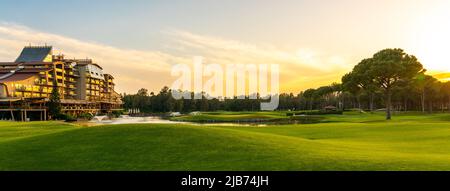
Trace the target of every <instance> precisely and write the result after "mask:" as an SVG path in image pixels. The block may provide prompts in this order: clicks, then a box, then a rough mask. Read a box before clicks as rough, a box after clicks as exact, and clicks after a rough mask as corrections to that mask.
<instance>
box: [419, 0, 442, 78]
mask: <svg viewBox="0 0 450 191" xmlns="http://www.w3.org/2000/svg"><path fill="white" fill-rule="evenodd" d="M444 4H445V5H440V6H439V7H436V8H434V9H431V10H430V11H429V12H428V14H426V15H425V16H422V17H420V18H419V19H418V21H419V22H417V24H416V29H415V31H412V34H413V36H411V39H410V42H411V43H412V47H413V49H414V52H415V54H416V56H417V57H418V58H419V60H420V61H421V62H422V64H423V65H424V67H425V68H427V69H428V70H429V72H430V73H443V72H450V59H449V57H448V55H449V53H450V23H449V21H450V12H448V10H447V9H448V8H449V7H450V3H449V2H446V3H444Z"/></svg>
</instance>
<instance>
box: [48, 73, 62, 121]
mask: <svg viewBox="0 0 450 191" xmlns="http://www.w3.org/2000/svg"><path fill="white" fill-rule="evenodd" d="M48 112H49V114H50V116H51V117H52V119H56V118H58V116H59V115H60V114H61V97H60V94H59V89H58V85H57V82H56V80H55V81H54V82H53V89H52V93H51V94H50V97H49V102H48Z"/></svg>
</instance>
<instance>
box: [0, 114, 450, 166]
mask: <svg viewBox="0 0 450 191" xmlns="http://www.w3.org/2000/svg"><path fill="white" fill-rule="evenodd" d="M350 117H351V116H350ZM447 118H448V117H442V116H432V117H430V118H427V119H428V120H425V119H419V120H415V119H414V118H413V117H407V116H405V117H404V120H394V121H392V122H386V121H365V122H362V121H357V122H351V121H350V120H349V121H347V122H346V121H343V122H330V123H321V124H309V125H280V126H267V127H228V126H217V127H213V126H197V125H181V124H177V125H174V124H170V125H169V124H161V125H159V124H135V125H129V124H128V125H106V126H96V127H81V126H76V125H73V124H68V123H62V122H30V123H16V122H0V153H1V154H0V170H238V171H239V170H450V122H449V121H447Z"/></svg>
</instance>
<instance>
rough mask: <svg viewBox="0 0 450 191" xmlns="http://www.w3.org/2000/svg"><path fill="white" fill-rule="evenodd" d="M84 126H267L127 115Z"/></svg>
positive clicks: (98, 119) (101, 118) (94, 120)
mask: <svg viewBox="0 0 450 191" xmlns="http://www.w3.org/2000/svg"><path fill="white" fill-rule="evenodd" d="M76 123H77V124H80V125H84V126H98V125H115V124H190V125H199V126H258V127H260V126H266V125H265V124H245V123H193V122H179V121H170V120H168V119H163V118H161V117H155V116H151V117H130V116H127V115H124V116H120V117H119V118H113V119H109V118H107V117H101V116H100V117H95V118H93V119H92V120H90V121H83V122H76Z"/></svg>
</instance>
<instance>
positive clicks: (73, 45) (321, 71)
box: [0, 22, 350, 93]
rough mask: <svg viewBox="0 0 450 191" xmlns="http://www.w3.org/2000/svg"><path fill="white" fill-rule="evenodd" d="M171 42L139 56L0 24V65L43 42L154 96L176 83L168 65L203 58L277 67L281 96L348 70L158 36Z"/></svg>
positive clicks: (198, 39) (320, 58)
mask: <svg viewBox="0 0 450 191" xmlns="http://www.w3.org/2000/svg"><path fill="white" fill-rule="evenodd" d="M163 34H164V35H167V36H169V37H170V39H171V41H170V42H169V44H167V45H166V46H165V47H162V48H161V50H164V51H160V50H154V51H141V50H133V49H124V48H119V47H113V46H109V45H105V44H100V43H97V42H87V41H81V40H78V39H74V38H70V37H66V36H62V35H57V34H52V33H46V32H41V31H37V30H34V29H31V28H28V27H26V26H22V25H18V24H14V23H5V22H0V61H13V60H15V58H16V57H17V56H18V54H19V53H20V50H21V49H22V48H23V46H25V45H28V44H33V45H39V44H41V45H42V44H44V43H47V44H49V45H52V46H53V47H54V48H55V49H56V53H63V54H64V55H66V56H67V57H76V58H86V57H89V58H92V59H93V60H94V61H95V62H97V63H99V64H100V65H101V66H102V67H103V68H104V70H105V72H107V73H111V74H112V75H114V76H115V78H116V80H117V83H116V84H117V90H118V92H128V93H133V92H136V91H137V90H138V89H139V88H141V87H144V88H148V89H150V90H152V91H156V90H158V89H159V88H161V87H162V86H164V85H171V83H172V82H173V81H174V80H175V79H174V78H173V77H171V76H170V69H171V66H172V65H174V64H179V63H192V58H193V57H194V56H203V57H204V58H205V61H206V64H208V63H215V64H223V65H225V64H238V63H241V64H280V69H281V74H280V78H281V79H280V82H281V84H280V86H281V90H282V91H300V90H302V89H305V88H307V87H308V85H311V84H314V85H316V84H320V85H324V84H327V83H331V82H333V81H337V80H338V78H339V76H340V75H342V73H344V71H347V70H348V69H349V68H350V66H349V65H348V64H346V59H345V58H342V57H339V56H336V55H329V54H326V53H324V52H320V51H316V50H311V49H305V48H299V49H297V50H293V51H286V50H281V49H278V48H276V47H274V46H270V45H261V44H250V43H244V42H240V41H235V40H229V39H223V38H218V37H213V36H205V35H198V34H193V33H190V32H186V31H181V30H171V31H166V32H164V33H163Z"/></svg>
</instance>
